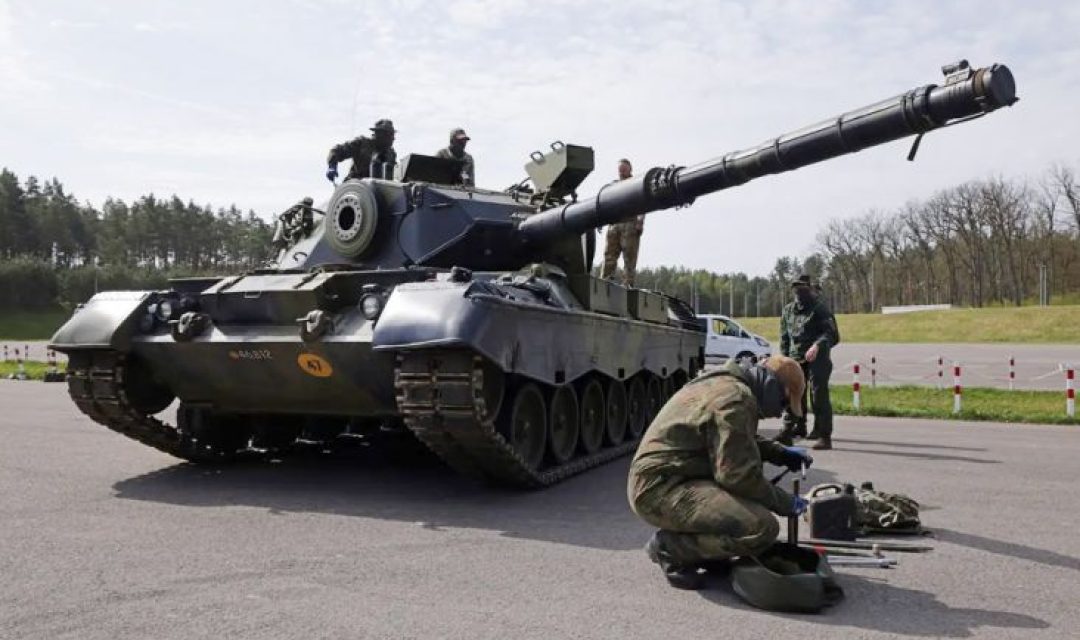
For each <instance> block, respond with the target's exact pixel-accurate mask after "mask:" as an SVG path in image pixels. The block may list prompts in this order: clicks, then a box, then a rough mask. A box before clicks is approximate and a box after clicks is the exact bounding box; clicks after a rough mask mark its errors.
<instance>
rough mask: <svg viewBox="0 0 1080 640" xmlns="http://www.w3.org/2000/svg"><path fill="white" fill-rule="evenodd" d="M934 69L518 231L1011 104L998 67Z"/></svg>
mask: <svg viewBox="0 0 1080 640" xmlns="http://www.w3.org/2000/svg"><path fill="white" fill-rule="evenodd" d="M942 71H943V72H944V73H945V84H943V85H941V86H938V85H933V84H930V85H926V86H924V87H918V88H915V89H912V90H910V91H907V92H905V93H902V94H900V95H898V96H895V97H893V98H889V99H888V100H882V101H881V102H878V103H875V104H872V105H869V106H866V107H863V108H861V109H855V110H854V111H848V112H847V113H844V114H843V115H840V116H839V117H836V118H831V119H829V120H824V121H822V122H819V123H817V124H815V125H812V126H809V127H806V128H804V129H799V130H798V131H793V132H791V133H787V134H784V135H782V136H779V137H776V138H773V139H771V140H768V141H766V142H764V143H762V144H760V145H757V146H755V147H751V148H749V149H744V150H742V151H734V152H732V153H728V154H726V155H724V156H722V157H720V158H716V159H714V160H709V161H708V162H702V163H701V164H696V165H694V166H690V167H667V168H661V167H654V168H652V169H649V170H648V171H647V172H646V173H645V174H644V175H642V176H641V177H638V178H632V179H629V180H623V181H620V182H615V183H612V184H609V185H607V186H605V187H604V188H602V189H601V190H600V191H599V192H598V193H597V194H596V195H594V196H592V197H589V198H585V199H582V200H579V201H577V202H572V203H569V204H566V205H562V206H560V207H557V208H554V209H549V210H547V211H543V212H541V213H538V214H535V215H533V216H530V217H529V218H527V219H526V220H525V221H524V222H522V223H521V226H520V228H519V229H520V231H521V232H522V233H523V234H524V236H525V238H527V239H528V240H529V241H530V242H536V243H544V242H549V241H552V240H556V239H558V238H560V237H566V236H567V235H571V234H581V233H584V232H586V231H588V230H590V229H595V228H597V227H600V226H603V225H606V224H612V223H615V222H621V221H623V220H628V219H630V218H633V217H634V216H638V215H641V214H644V213H649V212H651V211H658V210H660V209H667V208H669V207H674V206H678V205H685V204H689V203H691V202H693V201H694V199H695V198H697V197H698V196H701V195H704V194H707V193H712V192H714V191H720V190H722V189H727V188H728V187H733V186H737V185H740V184H743V183H745V182H749V181H750V180H753V179H755V178H759V177H761V176H767V175H770V174H774V173H783V172H784V171H791V170H793V169H798V168H800V167H805V166H806V165H810V164H815V163H817V162H822V161H824V160H828V159H830V158H835V157H837V156H842V155H845V154H848V153H854V152H856V151H859V150H862V149H865V148H867V147H873V146H877V145H880V144H885V143H886V142H891V141H893V140H897V139H900V138H904V137H907V136H911V135H921V134H924V133H926V132H928V131H932V130H934V129H939V128H941V127H944V126H947V125H949V124H956V123H958V122H960V121H962V120H963V119H966V118H971V117H977V116H979V115H982V114H985V113H989V112H991V111H994V110H996V109H999V108H1001V107H1006V106H1009V105H1012V104H1013V103H1014V102H1016V84H1015V81H1014V80H1013V76H1012V72H1010V71H1009V68H1008V67H1006V66H1005V65H1001V64H994V65H991V66H989V67H984V68H981V69H977V70H972V69H971V68H970V67H969V66H968V63H967V61H966V60H962V61H960V62H958V63H956V64H953V65H948V66H946V67H944V68H942Z"/></svg>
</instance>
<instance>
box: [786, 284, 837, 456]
mask: <svg viewBox="0 0 1080 640" xmlns="http://www.w3.org/2000/svg"><path fill="white" fill-rule="evenodd" d="M791 288H792V291H793V292H794V294H795V300H794V301H792V302H789V303H788V304H787V305H785V306H784V312H783V314H782V315H781V316H780V352H781V353H782V354H784V355H786V356H788V357H790V358H794V359H795V360H796V361H798V362H799V363H800V364H801V365H802V370H803V374H804V375H805V376H806V379H807V382H808V384H807V388H808V389H807V391H808V393H809V394H810V402H811V404H812V405H813V409H814V429H813V431H811V432H810V433H809V434H807V433H806V408H807V407H806V397H805V396H804V397H803V398H802V402H801V408H802V411H801V412H800V413H799V414H798V415H795V414H793V413H792V412H788V413H786V414H784V428H783V429H782V430H781V431H780V434H779V435H777V436H776V440H777V441H778V442H780V443H782V444H787V445H790V444H792V442H793V441H794V439H795V438H796V437H805V438H807V439H808V440H817V443H815V444H814V447H813V448H814V449H832V428H833V412H832V401H831V400H830V398H829V377H830V376H831V375H832V368H833V365H832V348H833V347H835V346H836V345H837V344H839V343H840V331H839V329H837V326H836V318H835V317H834V316H833V313H832V311H831V310H830V309H829V307H828V305H826V304H825V301H824V300H823V299H822V298H821V296H820V295H819V294H817V293H815V291H814V283H813V282H812V281H811V279H810V276H809V275H807V274H803V275H801V276H799V277H798V278H797V279H796V280H795V281H794V282H792V283H791Z"/></svg>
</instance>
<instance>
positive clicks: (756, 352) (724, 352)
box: [698, 314, 772, 364]
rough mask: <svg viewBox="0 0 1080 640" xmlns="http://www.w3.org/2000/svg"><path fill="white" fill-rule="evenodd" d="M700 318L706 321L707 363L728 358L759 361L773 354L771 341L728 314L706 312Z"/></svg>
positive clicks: (720, 362) (723, 360) (720, 361)
mask: <svg viewBox="0 0 1080 640" xmlns="http://www.w3.org/2000/svg"><path fill="white" fill-rule="evenodd" d="M698 319H700V320H701V321H702V322H704V323H705V330H706V332H707V334H708V336H707V337H706V338H705V364H723V363H724V362H726V361H727V360H728V358H736V359H738V360H743V359H746V360H749V361H751V362H757V360H758V359H760V358H768V357H769V356H770V355H772V346H771V345H770V344H769V341H768V340H766V339H765V338H762V337H761V336H759V335H757V334H753V333H750V332H749V331H747V330H746V329H743V327H742V325H740V324H739V323H738V322H735V321H734V320H732V319H731V318H729V317H727V316H721V315H713V314H705V315H699V316H698Z"/></svg>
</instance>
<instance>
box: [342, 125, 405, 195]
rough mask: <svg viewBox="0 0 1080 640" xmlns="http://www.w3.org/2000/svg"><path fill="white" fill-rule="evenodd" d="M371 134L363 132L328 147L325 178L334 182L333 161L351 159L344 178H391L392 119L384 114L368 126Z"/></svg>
mask: <svg viewBox="0 0 1080 640" xmlns="http://www.w3.org/2000/svg"><path fill="white" fill-rule="evenodd" d="M371 132H372V136H371V137H370V138H365V137H363V136H361V137H359V138H355V139H353V140H349V141H348V142H343V143H341V144H339V145H336V146H335V147H334V148H332V149H330V155H329V157H327V159H326V163H327V164H328V165H329V166H328V167H327V169H326V179H327V180H329V181H331V182H334V181H335V180H337V177H338V170H337V165H338V163H339V162H341V161H342V160H346V159H352V168H351V169H349V175H348V178H350V179H352V178H356V179H359V178H387V179H389V178H392V177H393V176H392V175H391V173H390V172H392V171H393V167H394V165H395V164H396V163H397V152H396V151H394V135H395V133H396V131H395V130H394V123H393V122H391V121H389V120H386V119H385V118H384V119H382V120H379V121H378V122H376V123H375V126H373V127H371Z"/></svg>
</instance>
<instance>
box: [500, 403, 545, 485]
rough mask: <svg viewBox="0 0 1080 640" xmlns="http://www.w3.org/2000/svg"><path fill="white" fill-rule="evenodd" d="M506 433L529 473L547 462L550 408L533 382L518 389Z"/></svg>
mask: <svg viewBox="0 0 1080 640" xmlns="http://www.w3.org/2000/svg"><path fill="white" fill-rule="evenodd" d="M504 417H505V420H504V424H503V425H502V432H503V435H504V436H505V437H506V439H507V440H508V441H509V442H510V446H512V447H513V448H514V451H516V452H517V453H518V455H520V456H521V460H522V462H523V463H524V464H525V466H526V467H528V468H529V469H536V468H537V467H539V466H540V462H541V461H542V460H543V459H544V445H545V443H546V441H547V407H546V406H545V405H544V394H542V393H540V389H539V387H537V386H536V384H534V383H532V382H530V383H528V384H526V385H525V386H523V387H521V388H520V389H518V391H517V393H516V394H514V401H513V402H512V403H511V404H510V408H509V411H507V412H506V415H505V416H504Z"/></svg>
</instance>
